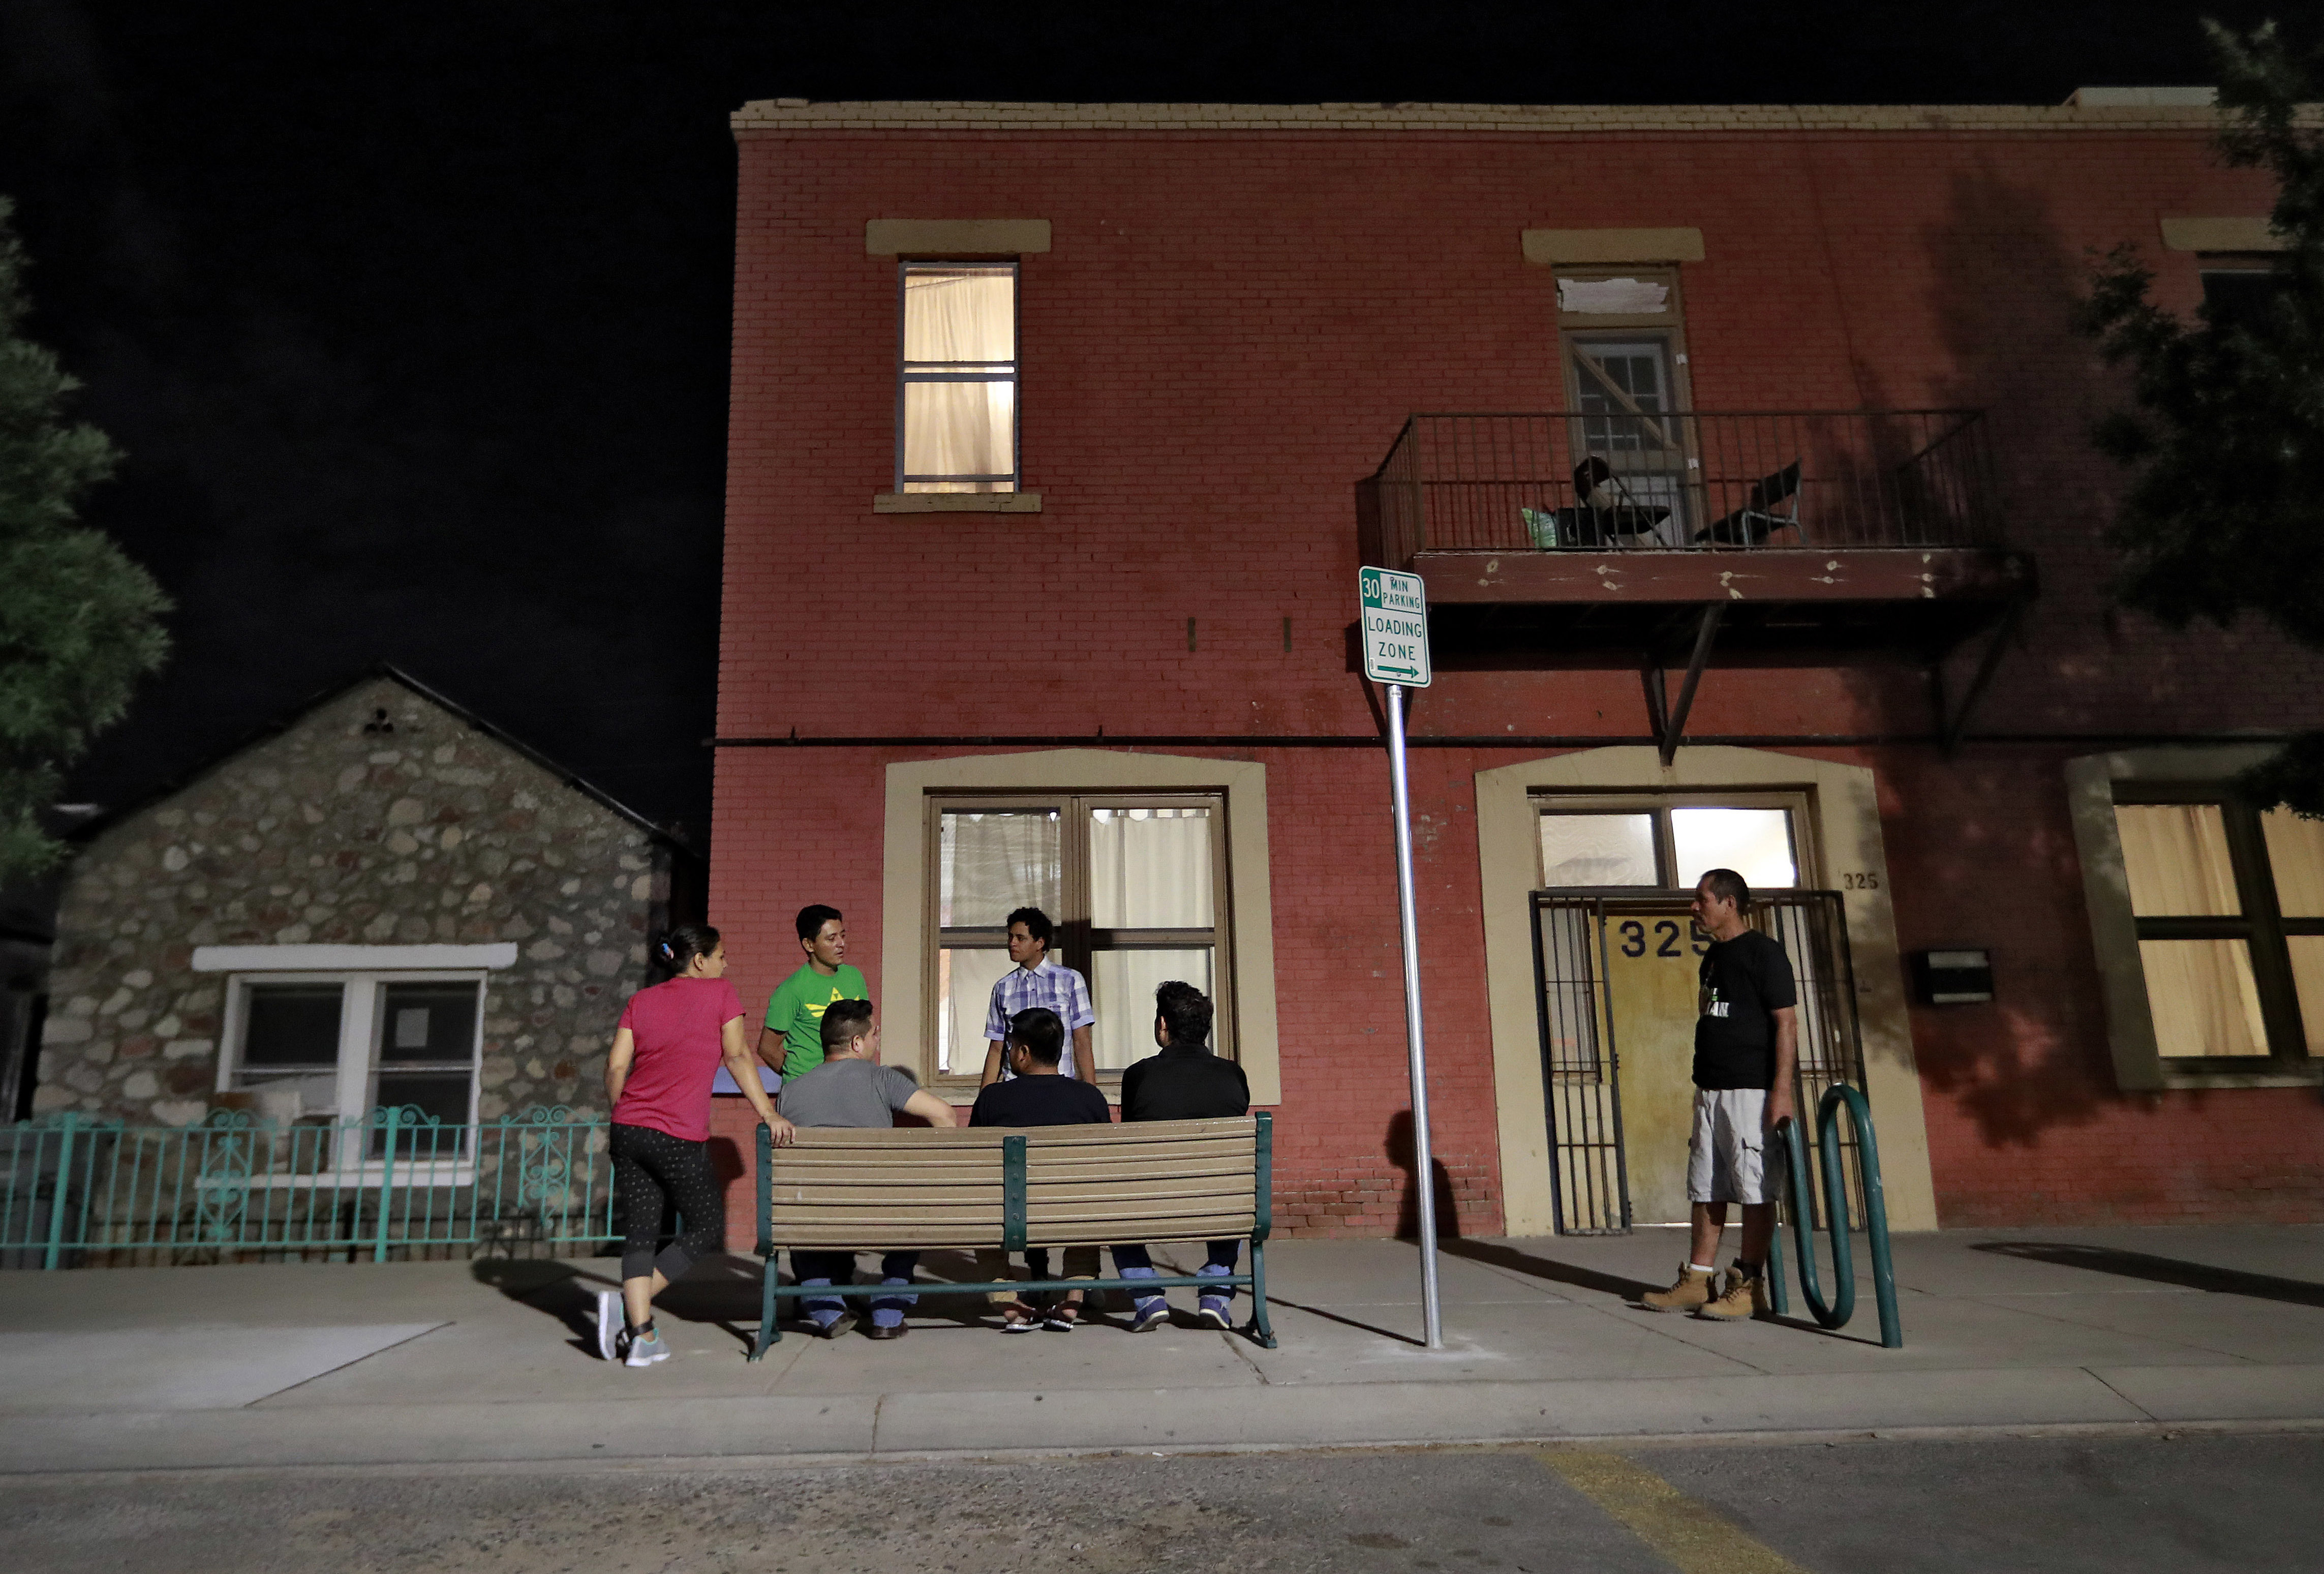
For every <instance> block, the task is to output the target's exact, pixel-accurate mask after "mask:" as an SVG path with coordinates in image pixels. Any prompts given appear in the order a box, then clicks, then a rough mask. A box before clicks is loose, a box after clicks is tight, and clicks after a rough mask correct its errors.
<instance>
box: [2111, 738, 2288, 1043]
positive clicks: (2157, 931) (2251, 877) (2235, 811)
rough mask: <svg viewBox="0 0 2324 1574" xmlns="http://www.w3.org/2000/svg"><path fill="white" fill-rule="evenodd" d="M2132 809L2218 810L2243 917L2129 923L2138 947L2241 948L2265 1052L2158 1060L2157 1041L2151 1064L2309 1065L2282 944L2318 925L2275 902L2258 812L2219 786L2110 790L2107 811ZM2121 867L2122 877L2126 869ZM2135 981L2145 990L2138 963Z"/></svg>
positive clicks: (2134, 916) (2135, 918)
mask: <svg viewBox="0 0 2324 1574" xmlns="http://www.w3.org/2000/svg"><path fill="white" fill-rule="evenodd" d="M2139 804H2201V805H2205V806H2208V807H2211V808H2216V809H2218V810H2219V820H2220V827H2221V829H2222V830H2223V831H2224V832H2225V833H2226V839H2227V862H2228V866H2229V868H2230V870H2231V872H2232V873H2233V874H2234V875H2235V881H2236V906H2237V907H2239V908H2241V909H2242V911H2241V912H2236V913H2232V914H2227V913H2220V914H2211V915H2207V916H2200V917H2197V916H2190V915H2181V916H2172V917H2140V916H2139V915H2138V913H2137V912H2135V911H2133V912H2132V913H2131V922H2132V924H2133V925H2134V927H2135V931H2136V936H2137V939H2138V940H2142V941H2144V940H2242V941H2244V942H2245V943H2246V946H2247V947H2248V949H2249V953H2250V957H2251V966H2252V980H2253V983H2254V986H2255V987H2256V988H2257V990H2258V992H2259V1002H2260V1020H2261V1022H2262V1023H2263V1024H2264V1026H2265V1028H2266V1030H2267V1041H2268V1052H2267V1053H2266V1054H2264V1055H2172V1054H2166V1053H2164V1052H2163V1045H2162V1043H2161V1042H2159V1041H2158V1042H2156V1044H2155V1059H2156V1060H2158V1061H2159V1062H2161V1064H2162V1066H2163V1069H2164V1070H2165V1071H2167V1072H2175V1073H2178V1074H2179V1075H2181V1076H2187V1075H2190V1074H2194V1075H2199V1074H2201V1073H2203V1072H2210V1071H2216V1072H2222V1073H2227V1074H2230V1075H2232V1074H2234V1073H2237V1072H2244V1073H2262V1074H2264V1073H2267V1072H2273V1071H2284V1070H2291V1069H2299V1068H2303V1067H2308V1066H2311V1065H2313V1064H2314V1063H2315V1060H2314V1057H2312V1056H2310V1054H2309V1053H2308V1042H2307V1036H2306V1033H2305V1032H2304V1029H2303V1026H2302V1020H2301V1011H2300V996H2299V991H2298V989H2297V987H2296V986H2295V985H2294V983H2293V979H2292V952H2291V948H2290V947H2289V946H2288V945H2287V944H2286V943H2285V941H2286V939H2287V937H2289V936H2292V935H2324V918H2286V917H2284V915H2283V910H2282V904H2281V903H2280V902H2279V901H2278V898H2277V895H2276V889H2275V869H2274V864H2273V860H2272V859H2271V858H2270V857H2269V856H2268V851H2267V834H2266V829H2265V827H2264V821H2263V816H2262V814H2261V811H2260V810H2257V809H2255V808H2253V807H2252V805H2251V804H2249V803H2247V802H2246V801H2244V800H2242V799H2241V798H2239V797H2238V796H2237V795H2236V793H2235V792H2233V791H2231V790H2230V789H2229V788H2228V787H2227V784H2226V783H2225V782H2116V783H2114V790H2113V806H2114V807H2116V808H2122V807H2126V806H2133V805H2139ZM2117 836H2119V833H2118V832H2117ZM2125 867H2126V870H2127V864H2126V866H2125ZM2139 973H2140V980H2141V986H2142V987H2144V977H2145V967H2144V961H2143V960H2142V961H2141V963H2140V968H2139ZM2150 998H2151V997H2150ZM2149 1010H2150V1012H2151V1011H2152V1007H2151V1006H2150V1007H2149Z"/></svg>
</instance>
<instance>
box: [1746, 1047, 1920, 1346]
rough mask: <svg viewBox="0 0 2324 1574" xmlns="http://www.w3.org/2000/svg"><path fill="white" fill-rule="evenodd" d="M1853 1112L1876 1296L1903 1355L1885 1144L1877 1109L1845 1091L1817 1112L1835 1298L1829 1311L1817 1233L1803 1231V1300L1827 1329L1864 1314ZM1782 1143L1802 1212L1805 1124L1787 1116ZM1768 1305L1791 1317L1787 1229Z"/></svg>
mask: <svg viewBox="0 0 2324 1574" xmlns="http://www.w3.org/2000/svg"><path fill="white" fill-rule="evenodd" d="M1843 1106H1845V1107H1846V1109H1847V1110H1848V1117H1849V1120H1850V1121H1852V1122H1854V1123H1855V1125H1856V1148H1857V1156H1858V1160H1859V1161H1860V1162H1861V1163H1862V1164H1863V1167H1864V1234H1865V1238H1866V1240H1867V1243H1868V1244H1869V1245H1871V1248H1872V1293H1873V1297H1874V1299H1875V1300H1876V1301H1877V1302H1878V1304H1879V1308H1880V1343H1881V1344H1882V1346H1883V1347H1886V1348H1888V1349H1891V1350H1897V1349H1902V1348H1904V1323H1903V1322H1902V1320H1901V1319H1899V1318H1898V1317H1897V1315H1896V1272H1895V1264H1894V1263H1893V1262H1892V1261H1891V1259H1890V1257H1889V1255H1888V1204H1887V1201H1886V1199H1885V1198H1884V1197H1883V1196H1882V1194H1881V1190H1880V1143H1879V1139H1877V1137H1875V1136H1874V1135H1873V1134H1872V1106H1870V1105H1869V1104H1867V1103H1866V1102H1865V1099H1864V1095H1863V1094H1861V1093H1858V1091H1857V1090H1856V1089H1855V1088H1849V1087H1847V1086H1844V1085H1841V1086H1835V1087H1832V1088H1827V1089H1826V1090H1825V1092H1824V1096H1823V1100H1822V1102H1821V1103H1820V1104H1819V1105H1818V1106H1816V1151H1817V1152H1818V1153H1820V1154H1821V1157H1822V1159H1823V1221H1824V1227H1825V1228H1826V1230H1828V1231H1829V1232H1830V1233H1831V1278H1832V1291H1833V1294H1832V1298H1831V1302H1830V1304H1826V1302H1825V1301H1824V1298H1823V1286H1822V1284H1821V1282H1818V1280H1817V1277H1816V1261H1815V1228H1814V1227H1813V1226H1812V1225H1806V1224H1801V1225H1799V1226H1798V1227H1796V1228H1795V1229H1794V1230H1793V1232H1792V1240H1793V1246H1794V1250H1795V1251H1796V1252H1797V1254H1798V1256H1799V1264H1800V1293H1801V1294H1802V1295H1803V1296H1805V1297H1806V1298H1807V1303H1808V1310H1809V1311H1811V1312H1812V1313H1813V1314H1814V1316H1815V1319H1816V1321H1817V1323H1818V1324H1819V1325H1821V1327H1824V1328H1828V1329H1836V1328H1844V1327H1846V1326H1847V1323H1848V1319H1849V1318H1851V1317H1853V1316H1855V1315H1856V1259H1855V1255H1854V1253H1853V1252H1852V1251H1851V1249H1850V1248H1849V1241H1848V1181H1847V1178H1846V1176H1845V1174H1844V1173H1843V1172H1842V1171H1841V1169H1840V1109H1841V1108H1842V1107H1843ZM1774 1137H1775V1141H1776V1142H1778V1143H1781V1144H1782V1145H1783V1149H1784V1159H1785V1162H1786V1164H1787V1166H1788V1168H1789V1171H1790V1173H1791V1179H1792V1190H1791V1195H1792V1208H1793V1209H1794V1212H1796V1211H1797V1210H1798V1209H1800V1208H1803V1207H1804V1206H1805V1204H1806V1202H1807V1199H1808V1196H1809V1189H1808V1155H1807V1144H1806V1143H1803V1142H1802V1141H1801V1140H1800V1126H1799V1122H1798V1121H1796V1120H1794V1119H1791V1118H1790V1117H1788V1116H1786V1117H1785V1118H1784V1120H1783V1121H1781V1122H1780V1123H1778V1124H1777V1125H1776V1127H1775V1133H1774ZM1767 1302H1768V1304H1769V1305H1770V1306H1771V1307H1773V1308H1774V1309H1775V1312H1776V1314H1777V1315H1778V1316H1782V1315H1784V1314H1785V1313H1787V1312H1789V1311H1790V1310H1791V1306H1790V1298H1789V1296H1787V1295H1786V1294H1785V1293H1784V1237H1783V1226H1782V1225H1781V1223H1778V1224H1777V1225H1776V1227H1775V1240H1774V1242H1773V1244H1772V1245H1770V1246H1769V1247H1768V1251H1767Z"/></svg>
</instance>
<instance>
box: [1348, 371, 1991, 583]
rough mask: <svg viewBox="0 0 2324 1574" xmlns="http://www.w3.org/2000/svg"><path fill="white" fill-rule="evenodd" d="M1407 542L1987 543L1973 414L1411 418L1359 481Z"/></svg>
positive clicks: (1475, 546)
mask: <svg viewBox="0 0 2324 1574" xmlns="http://www.w3.org/2000/svg"><path fill="white" fill-rule="evenodd" d="M1372 480H1373V484H1374V486H1375V487H1376V489H1377V506H1378V509H1379V515H1378V518H1379V526H1378V528H1379V551H1380V554H1381V557H1382V560H1383V561H1382V566H1383V567H1388V568H1402V567H1405V566H1406V565H1407V564H1408V563H1409V562H1410V561H1411V560H1412V557H1413V554H1415V553H1416V552H1420V551H1496V552H1511V551H1591V552H1602V551H1609V550H1617V549H1639V548H1643V549H1650V550H1651V549H1662V550H1666V551H1667V550H1673V549H1679V550H1684V549H1692V548H1702V549H1706V550H1732V549H1735V548H1738V547H1753V546H1776V547H1783V546H1796V547H1806V548H1812V549H1816V550H1822V551H1831V550H1836V549H1842V548H1861V547H1896V548H1911V547H1958V546H1998V545H2000V544H2001V531H2000V521H1999V509H1998V506H1997V502H1996V495H1995V486H1994V481H1993V463H1992V456H1991V454H1990V452H1989V451H1988V445H1987V435H1986V423H1985V419H1984V414H1983V412H1980V411H1974V410H1846V411H1794V412H1766V413H1745V412H1738V413H1717V414H1713V413H1705V412H1698V411H1672V412H1646V413H1639V414H1630V413H1621V414H1593V413H1589V412H1553V413H1549V414H1540V415H1490V414H1484V415H1415V416H1413V417H1411V418H1410V419H1409V420H1408V421H1406V422H1405V425H1404V431H1402V432H1401V433H1400V434H1398V436H1397V440H1396V444H1395V446H1394V447H1393V448H1391V449H1388V458H1386V459H1384V460H1382V461H1381V463H1380V468H1379V471H1378V472H1377V473H1376V474H1375V475H1374V476H1373V477H1372Z"/></svg>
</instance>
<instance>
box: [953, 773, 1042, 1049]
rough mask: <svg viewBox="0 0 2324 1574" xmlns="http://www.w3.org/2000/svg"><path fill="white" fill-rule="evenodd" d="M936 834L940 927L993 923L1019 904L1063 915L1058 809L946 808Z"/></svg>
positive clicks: (997, 924) (996, 925)
mask: <svg viewBox="0 0 2324 1574" xmlns="http://www.w3.org/2000/svg"><path fill="white" fill-rule="evenodd" d="M938 834H939V838H940V841H941V847H940V848H939V852H938V863H937V875H936V922H937V923H939V924H940V925H942V926H943V927H945V928H946V929H982V928H987V927H990V928H994V929H997V928H999V927H1000V926H1001V924H1003V923H1005V922H1007V921H1008V919H1009V912H1010V909H1011V908H1017V907H1037V908H1039V909H1040V910H1041V911H1042V912H1046V913H1047V914H1048V915H1049V917H1050V918H1051V919H1053V920H1056V919H1061V918H1063V917H1064V916H1065V912H1064V909H1063V907H1062V905H1061V903H1062V891H1063V886H1064V871H1063V869H1062V867H1061V866H1060V860H1059V854H1060V853H1061V851H1062V850H1063V849H1062V845H1061V843H1060V841H1059V839H1058V820H1057V812H1056V810H1019V811H1017V812H1008V811H1001V812H996V813H991V814H950V813H948V814H946V815H945V817H944V823H943V827H942V829H941V830H940V831H939V833H938ZM978 1025H979V1026H982V1023H981V1022H980V1023H978Z"/></svg>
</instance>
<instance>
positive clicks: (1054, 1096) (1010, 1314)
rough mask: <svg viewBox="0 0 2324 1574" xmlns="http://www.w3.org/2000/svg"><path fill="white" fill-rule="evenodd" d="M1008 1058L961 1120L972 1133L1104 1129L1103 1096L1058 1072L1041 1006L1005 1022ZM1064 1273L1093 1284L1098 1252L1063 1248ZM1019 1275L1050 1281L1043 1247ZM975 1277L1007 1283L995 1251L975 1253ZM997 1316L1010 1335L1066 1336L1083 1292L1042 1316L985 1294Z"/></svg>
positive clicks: (1060, 1044) (1061, 1055) (1058, 1055)
mask: <svg viewBox="0 0 2324 1574" xmlns="http://www.w3.org/2000/svg"><path fill="white" fill-rule="evenodd" d="M1002 1053H1003V1054H1005V1055H1006V1056H1007V1057H1008V1065H1009V1072H1010V1076H1009V1080H1007V1081H1005V1082H989V1083H987V1084H985V1087H984V1090H983V1091H982V1092H981V1093H979V1094H978V1095H977V1096H976V1107H975V1108H973V1109H972V1110H970V1111H969V1112H968V1124H969V1125H998V1126H1028V1125H1112V1124H1113V1111H1112V1110H1111V1109H1110V1108H1109V1107H1107V1105H1106V1102H1105V1095H1104V1094H1102V1093H1100V1092H1099V1091H1098V1090H1097V1088H1096V1086H1095V1085H1094V1084H1093V1083H1089V1082H1084V1081H1083V1080H1082V1079H1080V1078H1078V1077H1067V1076H1065V1075H1064V1074H1063V1072H1062V1071H1061V1069H1060V1067H1061V1064H1062V1062H1063V1061H1064V1060H1065V1019H1064V1018H1063V1017H1060V1016H1059V1015H1058V1014H1056V1012H1054V1011H1051V1010H1050V1009H1049V1008H1048V1007H1047V1006H1044V1005H1034V1006H1028V1007H1027V1008H1026V1009H1025V1010H1023V1011H1020V1012H1019V1013H1018V1014H1016V1015H1014V1016H1012V1017H1010V1019H1009V1040H1008V1042H1007V1044H1006V1045H1005V1046H1004V1048H1003V1050H1002ZM1025 1268H1026V1271H1027V1272H1028V1273H1030V1274H1031V1275H1032V1277H1034V1278H1036V1279H1047V1277H1048V1276H1049V1253H1048V1248H1047V1247H1046V1246H1028V1247H1026V1248H1025ZM976 1271H977V1272H978V1273H981V1274H982V1275H983V1276H984V1277H985V1278H986V1279H988V1280H1001V1279H1007V1278H1009V1277H1010V1265H1009V1254H1008V1253H1006V1252H1004V1251H1002V1250H1001V1249H1000V1248H999V1247H997V1246H980V1247H978V1248H977V1252H976ZM1065 1277H1066V1278H1068V1279H1094V1278H1096V1277H1097V1248H1096V1247H1095V1246H1067V1247H1065ZM986 1299H988V1300H990V1301H991V1302H992V1303H993V1304H994V1305H996V1306H998V1307H1000V1308H1001V1332H1003V1333H1010V1334H1022V1333H1030V1332H1032V1331H1033V1329H1036V1328H1046V1329H1050V1330H1051V1331H1052V1332H1055V1333H1061V1334H1065V1333H1071V1332H1073V1330H1074V1323H1075V1322H1076V1321H1078V1320H1079V1319H1080V1318H1081V1306H1082V1292H1080V1291H1078V1290H1075V1291H1071V1292H1067V1293H1066V1294H1065V1297H1064V1298H1063V1299H1062V1300H1057V1301H1052V1302H1050V1304H1049V1306H1048V1308H1047V1311H1046V1312H1037V1310H1035V1309H1034V1308H1033V1307H1031V1306H1028V1305H1027V1304H1025V1303H1024V1302H1023V1301H1019V1299H1018V1298H1017V1296H1016V1295H1015V1294H1014V1293H1012V1292H1009V1291H1006V1290H996V1291H992V1292H989V1293H988V1295H987V1297H986Z"/></svg>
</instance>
